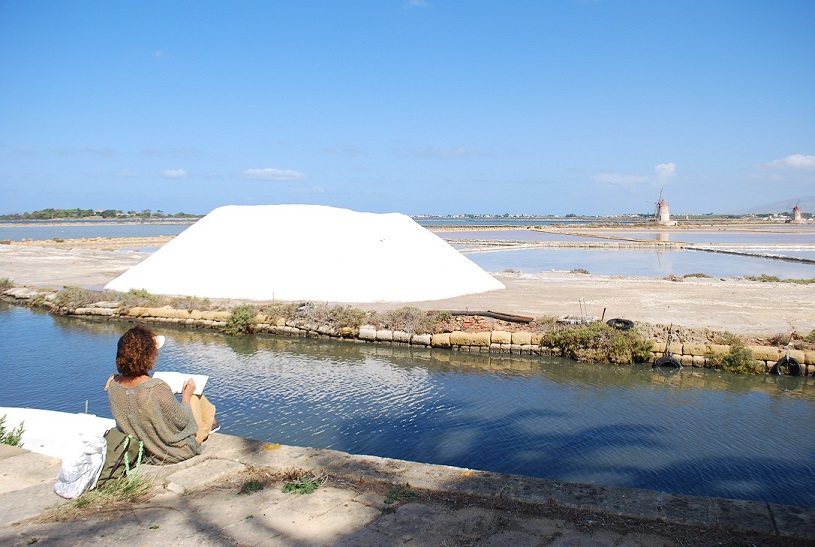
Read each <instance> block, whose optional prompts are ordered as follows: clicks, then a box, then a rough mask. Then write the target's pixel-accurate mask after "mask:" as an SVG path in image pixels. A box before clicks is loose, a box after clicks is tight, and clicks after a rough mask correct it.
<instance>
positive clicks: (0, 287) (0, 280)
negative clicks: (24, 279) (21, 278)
mask: <svg viewBox="0 0 815 547" xmlns="http://www.w3.org/2000/svg"><path fill="white" fill-rule="evenodd" d="M13 286H14V281H12V280H11V279H9V278H8V277H0V291H7V290H9V289H10V288H12V287H13Z"/></svg>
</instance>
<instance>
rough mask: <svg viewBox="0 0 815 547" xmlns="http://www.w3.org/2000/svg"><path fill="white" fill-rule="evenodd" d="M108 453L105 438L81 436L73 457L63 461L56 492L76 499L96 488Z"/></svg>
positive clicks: (64, 496) (55, 486)
mask: <svg viewBox="0 0 815 547" xmlns="http://www.w3.org/2000/svg"><path fill="white" fill-rule="evenodd" d="M106 451H107V443H106V442H105V438H104V437H98V436H95V435H81V436H80V438H79V442H78V444H77V446H76V450H74V451H72V453H73V456H70V457H65V458H63V459H62V469H60V471H59V476H58V477H57V482H56V484H54V492H56V493H57V495H59V496H61V497H63V498H67V499H76V498H78V497H79V496H81V495H82V494H84V493H85V492H86V491H88V490H90V489H92V488H93V487H95V486H96V481H97V480H99V474H100V473H101V472H102V467H103V466H104V464H105V452H106Z"/></svg>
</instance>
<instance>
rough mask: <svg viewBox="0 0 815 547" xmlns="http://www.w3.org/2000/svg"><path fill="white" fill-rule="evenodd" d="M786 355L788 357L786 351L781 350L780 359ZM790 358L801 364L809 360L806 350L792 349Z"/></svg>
mask: <svg viewBox="0 0 815 547" xmlns="http://www.w3.org/2000/svg"><path fill="white" fill-rule="evenodd" d="M785 355H786V351H784V350H781V355H780V356H779V357H778V358H779V359H780V358H781V357H784V356H785ZM790 357H792V358H793V359H795V360H796V361H798V362H799V363H806V359H807V357H806V352H805V351H804V350H800V349H791V350H790Z"/></svg>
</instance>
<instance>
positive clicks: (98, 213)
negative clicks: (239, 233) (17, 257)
mask: <svg viewBox="0 0 815 547" xmlns="http://www.w3.org/2000/svg"><path fill="white" fill-rule="evenodd" d="M200 216H201V215H193V214H189V213H184V212H178V213H175V214H167V213H165V212H164V211H162V210H161V209H159V210H157V211H155V212H154V211H152V210H150V209H144V210H142V211H127V212H124V211H121V210H119V209H104V210H101V209H97V210H94V209H78V208H77V209H51V208H49V209H40V210H38V211H32V212H30V213H29V212H25V213H10V214H7V215H0V220H66V219H92V218H93V219H97V218H104V219H116V218H118V219H129V218H130V219H139V218H140V219H150V218H153V219H159V218H198V217H200Z"/></svg>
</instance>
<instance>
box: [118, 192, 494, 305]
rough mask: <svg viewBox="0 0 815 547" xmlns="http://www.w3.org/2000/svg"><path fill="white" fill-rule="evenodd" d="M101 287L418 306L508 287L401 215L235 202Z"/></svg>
mask: <svg viewBox="0 0 815 547" xmlns="http://www.w3.org/2000/svg"><path fill="white" fill-rule="evenodd" d="M105 288H106V289H111V290H115V291H120V292H127V291H129V290H130V289H144V290H146V291H148V292H150V293H153V294H166V295H186V296H199V297H209V298H233V299H241V300H275V299H277V300H312V301H324V302H419V301H423V300H438V299H442V298H451V297H454V296H461V295H464V294H473V293H480V292H486V291H492V290H496V289H503V288H504V285H503V284H502V283H501V282H500V281H498V280H497V279H495V278H494V277H492V276H491V275H490V274H488V273H487V272H485V271H484V270H482V269H481V268H480V267H478V266H477V265H476V264H475V263H473V262H472V261H470V260H469V259H468V258H466V257H465V256H464V255H462V254H461V253H459V252H458V251H456V250H455V249H454V248H453V247H451V246H450V245H449V244H448V243H446V242H445V241H444V240H442V239H441V238H440V237H438V236H436V235H435V234H433V233H431V232H429V231H427V230H426V229H424V228H423V227H422V226H420V225H419V224H417V223H416V222H414V221H413V220H412V219H411V218H410V217H407V216H405V215H403V214H399V213H388V214H375V213H359V212H355V211H350V210H348V209H337V208H334V207H325V206H320V205H257V206H237V205H230V206H225V207H219V208H218V209H215V210H214V211H212V212H211V213H209V214H208V215H207V216H205V217H204V218H202V219H201V220H199V221H198V222H196V223H195V224H193V225H192V226H190V227H189V228H187V229H186V230H184V231H183V232H182V233H181V234H179V235H178V236H176V237H175V238H173V239H172V240H171V241H170V242H169V243H167V244H166V245H165V246H164V247H162V248H161V249H159V250H158V251H156V252H155V253H153V254H152V255H150V256H149V257H148V258H147V259H146V260H144V261H143V262H142V263H140V264H138V265H136V266H134V267H133V268H131V269H130V270H128V271H126V272H125V273H123V274H122V275H120V276H119V277H117V278H116V279H114V280H113V281H111V282H110V283H108V284H107V285H106V286H105Z"/></svg>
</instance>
